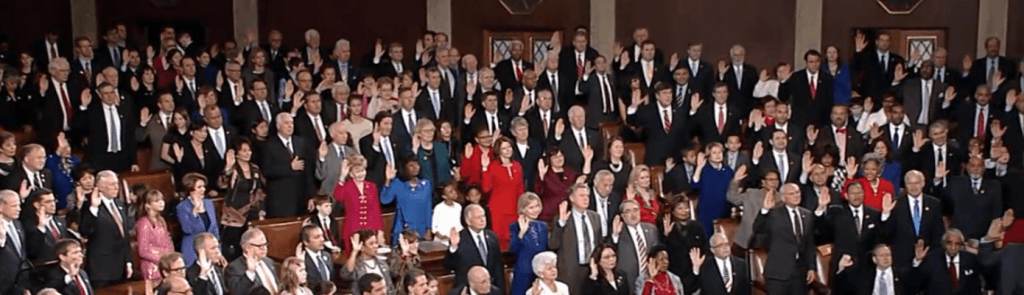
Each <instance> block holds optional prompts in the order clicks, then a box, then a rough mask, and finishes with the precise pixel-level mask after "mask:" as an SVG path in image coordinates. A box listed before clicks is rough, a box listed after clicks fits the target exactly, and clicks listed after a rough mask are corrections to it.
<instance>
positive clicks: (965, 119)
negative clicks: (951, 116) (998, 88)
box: [955, 85, 1005, 144]
mask: <svg viewBox="0 0 1024 295" xmlns="http://www.w3.org/2000/svg"><path fill="white" fill-rule="evenodd" d="M974 89H975V91H974V103H965V104H960V105H957V106H956V107H955V109H956V114H957V116H956V118H957V123H958V124H959V125H958V127H957V128H956V129H957V137H956V140H957V141H958V142H960V143H964V144H966V143H968V142H969V141H970V139H971V138H974V137H981V138H983V139H984V140H985V141H983V142H989V141H991V140H992V128H989V125H991V123H992V120H995V119H1000V118H1003V117H1004V116H1005V115H1004V114H1005V113H1004V110H1003V108H1002V107H1000V106H998V105H996V104H995V103H990V102H992V90H991V89H990V88H989V87H988V86H986V85H979V86H975V88H974Z"/></svg>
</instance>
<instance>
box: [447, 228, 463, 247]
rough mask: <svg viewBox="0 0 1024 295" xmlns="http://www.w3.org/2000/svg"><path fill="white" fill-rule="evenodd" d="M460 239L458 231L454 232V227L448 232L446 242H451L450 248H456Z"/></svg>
mask: <svg viewBox="0 0 1024 295" xmlns="http://www.w3.org/2000/svg"><path fill="white" fill-rule="evenodd" d="M461 239H462V237H461V236H459V231H457V230H455V227H454V226H453V227H452V229H450V230H448V241H449V242H451V245H452V246H458V245H459V240H461Z"/></svg>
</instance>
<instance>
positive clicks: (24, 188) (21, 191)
mask: <svg viewBox="0 0 1024 295" xmlns="http://www.w3.org/2000/svg"><path fill="white" fill-rule="evenodd" d="M30 193H32V189H31V188H29V187H28V180H22V181H21V187H19V188H18V196H20V197H21V200H22V201H24V200H25V198H27V197H28V194H30ZM37 211H40V212H42V211H43V210H37Z"/></svg>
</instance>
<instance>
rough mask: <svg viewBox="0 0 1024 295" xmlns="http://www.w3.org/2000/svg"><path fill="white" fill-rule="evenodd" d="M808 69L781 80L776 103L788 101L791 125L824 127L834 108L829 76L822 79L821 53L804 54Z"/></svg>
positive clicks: (811, 51)
mask: <svg viewBox="0 0 1024 295" xmlns="http://www.w3.org/2000/svg"><path fill="white" fill-rule="evenodd" d="M804 62H806V63H807V67H806V68H804V69H803V70H800V71H797V72H796V73H793V74H792V75H791V76H789V77H780V78H779V80H780V81H781V84H780V85H779V99H781V100H784V101H788V102H789V103H790V105H791V106H792V107H793V113H796V114H800V115H799V116H795V117H794V118H793V119H794V120H793V121H795V123H797V124H798V125H807V124H815V125H824V124H826V123H828V119H829V118H828V112H829V110H830V109H832V105H833V98H832V95H833V93H834V92H833V90H832V75H827V74H826V75H822V74H821V72H820V71H819V69H820V68H821V53H819V52H818V51H817V50H808V51H807V53H804Z"/></svg>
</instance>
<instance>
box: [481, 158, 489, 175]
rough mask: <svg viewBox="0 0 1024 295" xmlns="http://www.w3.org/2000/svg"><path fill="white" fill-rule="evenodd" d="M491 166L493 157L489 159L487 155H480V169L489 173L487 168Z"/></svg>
mask: <svg viewBox="0 0 1024 295" xmlns="http://www.w3.org/2000/svg"><path fill="white" fill-rule="evenodd" d="M490 165H491V157H488V156H487V155H480V168H483V170H484V171H487V166H490Z"/></svg>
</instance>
